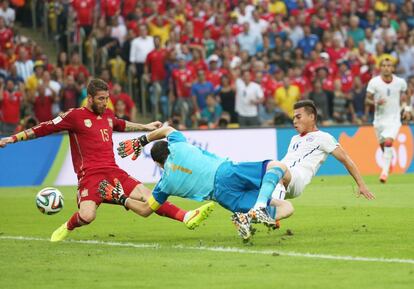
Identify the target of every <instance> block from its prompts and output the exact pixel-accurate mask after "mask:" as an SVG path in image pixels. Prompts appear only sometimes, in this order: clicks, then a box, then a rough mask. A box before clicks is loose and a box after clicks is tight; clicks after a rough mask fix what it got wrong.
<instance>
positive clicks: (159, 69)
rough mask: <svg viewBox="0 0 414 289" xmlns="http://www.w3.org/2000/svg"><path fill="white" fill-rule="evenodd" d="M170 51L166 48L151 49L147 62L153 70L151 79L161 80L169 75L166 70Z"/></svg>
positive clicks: (150, 69)
mask: <svg viewBox="0 0 414 289" xmlns="http://www.w3.org/2000/svg"><path fill="white" fill-rule="evenodd" d="M167 54H168V51H167V50H166V49H164V48H162V49H159V50H153V51H151V52H150V53H149V54H148V56H147V59H146V60H145V64H147V65H148V68H149V71H150V72H151V81H161V80H164V79H165V78H166V77H167V71H166V70H165V66H164V64H165V59H166V58H167Z"/></svg>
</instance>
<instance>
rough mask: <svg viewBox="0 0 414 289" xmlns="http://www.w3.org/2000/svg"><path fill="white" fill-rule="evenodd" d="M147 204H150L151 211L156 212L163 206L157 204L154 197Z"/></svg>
mask: <svg viewBox="0 0 414 289" xmlns="http://www.w3.org/2000/svg"><path fill="white" fill-rule="evenodd" d="M147 202H148V205H149V206H150V208H151V210H153V211H154V212H155V211H156V210H158V209H159V208H160V207H161V204H160V203H158V202H157V200H156V199H155V198H154V196H151V197H150V198H149V199H148V201H147Z"/></svg>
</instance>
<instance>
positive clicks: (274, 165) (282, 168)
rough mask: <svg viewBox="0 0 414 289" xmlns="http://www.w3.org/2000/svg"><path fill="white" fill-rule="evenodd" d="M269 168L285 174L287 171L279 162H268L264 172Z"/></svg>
mask: <svg viewBox="0 0 414 289" xmlns="http://www.w3.org/2000/svg"><path fill="white" fill-rule="evenodd" d="M271 168H279V169H281V170H282V171H283V173H285V172H286V170H287V166H286V165H285V164H284V163H282V162H279V161H270V162H269V163H268V164H267V167H266V170H270V169H271Z"/></svg>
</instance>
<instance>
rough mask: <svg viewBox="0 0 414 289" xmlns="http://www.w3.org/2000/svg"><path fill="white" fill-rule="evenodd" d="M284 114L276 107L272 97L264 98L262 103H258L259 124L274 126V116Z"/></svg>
mask: <svg viewBox="0 0 414 289" xmlns="http://www.w3.org/2000/svg"><path fill="white" fill-rule="evenodd" d="M280 114H285V113H284V112H283V111H282V110H281V109H279V108H277V107H276V103H275V100H274V98H266V100H265V102H264V105H259V119H260V125H261V126H264V127H270V126H274V120H275V118H276V116H278V115H280Z"/></svg>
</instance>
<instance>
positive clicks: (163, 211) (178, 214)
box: [155, 202, 187, 222]
mask: <svg viewBox="0 0 414 289" xmlns="http://www.w3.org/2000/svg"><path fill="white" fill-rule="evenodd" d="M155 213H156V214H157V215H160V216H163V217H167V218H170V219H174V220H177V221H180V222H183V221H184V216H185V214H186V213H187V211H185V210H183V209H180V208H178V207H176V206H175V205H173V204H171V203H170V202H165V203H164V204H163V205H162V206H161V207H160V208H159V209H158V210H156V211H155Z"/></svg>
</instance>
